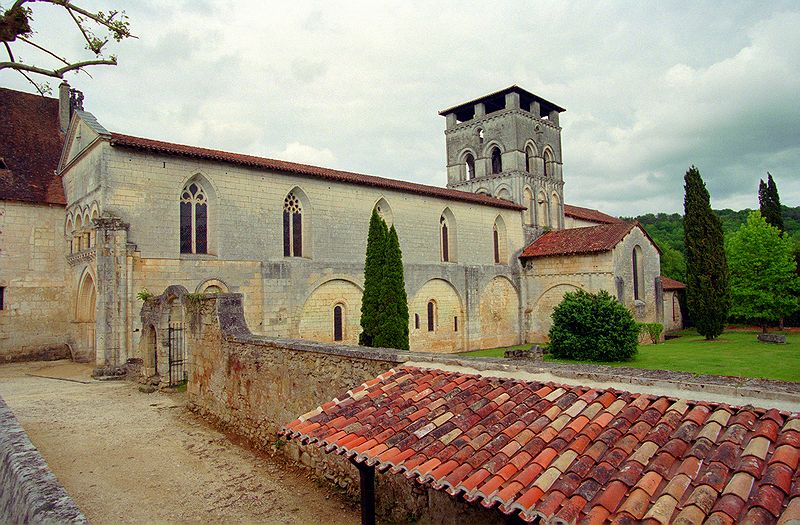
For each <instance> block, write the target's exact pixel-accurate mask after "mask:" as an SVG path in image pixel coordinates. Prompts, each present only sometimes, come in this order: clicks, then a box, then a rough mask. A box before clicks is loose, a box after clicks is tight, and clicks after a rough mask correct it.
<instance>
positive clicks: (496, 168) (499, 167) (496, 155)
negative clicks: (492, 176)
mask: <svg viewBox="0 0 800 525" xmlns="http://www.w3.org/2000/svg"><path fill="white" fill-rule="evenodd" d="M501 171H503V159H502V157H501V155H500V148H498V147H497V146H495V147H494V148H492V173H500V172H501Z"/></svg>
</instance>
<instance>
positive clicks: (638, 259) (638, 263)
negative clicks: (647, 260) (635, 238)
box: [631, 244, 644, 300]
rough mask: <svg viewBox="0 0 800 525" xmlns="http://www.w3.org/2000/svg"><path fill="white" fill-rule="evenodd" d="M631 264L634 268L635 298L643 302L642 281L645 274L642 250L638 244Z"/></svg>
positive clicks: (634, 248) (634, 249)
mask: <svg viewBox="0 0 800 525" xmlns="http://www.w3.org/2000/svg"><path fill="white" fill-rule="evenodd" d="M631 263H632V266H633V267H632V270H633V298H634V300H641V298H642V294H641V291H642V290H641V288H642V281H643V280H644V279H643V278H644V272H643V268H642V248H641V247H640V246H639V245H638V244H637V245H636V246H634V247H633V253H632V254H631Z"/></svg>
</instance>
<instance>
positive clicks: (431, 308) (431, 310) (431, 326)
mask: <svg viewBox="0 0 800 525" xmlns="http://www.w3.org/2000/svg"><path fill="white" fill-rule="evenodd" d="M434 330H436V303H435V302H433V301H428V331H429V332H433V331H434Z"/></svg>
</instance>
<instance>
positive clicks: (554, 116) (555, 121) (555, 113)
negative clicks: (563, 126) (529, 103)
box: [547, 110, 558, 126]
mask: <svg viewBox="0 0 800 525" xmlns="http://www.w3.org/2000/svg"><path fill="white" fill-rule="evenodd" d="M547 119H548V120H549V121H550V122H552V123H553V125H554V126H558V111H556V110H552V111H551V112H550V113H549V114H548V116H547Z"/></svg>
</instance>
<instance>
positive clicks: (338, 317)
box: [333, 304, 344, 341]
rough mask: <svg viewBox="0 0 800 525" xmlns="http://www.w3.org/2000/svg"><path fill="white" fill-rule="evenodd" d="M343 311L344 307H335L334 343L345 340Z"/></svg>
mask: <svg viewBox="0 0 800 525" xmlns="http://www.w3.org/2000/svg"><path fill="white" fill-rule="evenodd" d="M343 313H344V312H343V309H342V305H340V304H337V305H336V306H334V307H333V340H334V341H341V340H342V339H344V330H343V328H342V326H343V323H342V317H343Z"/></svg>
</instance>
